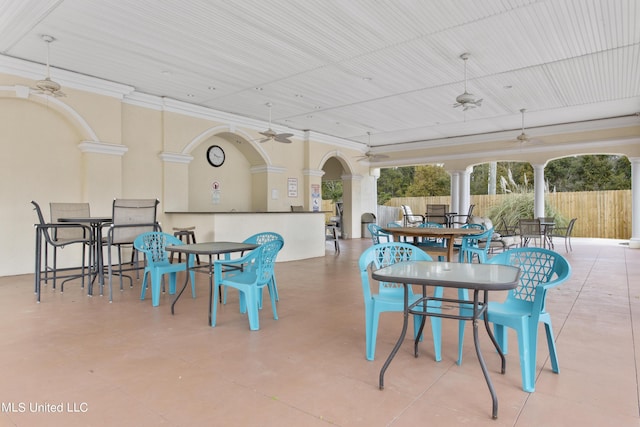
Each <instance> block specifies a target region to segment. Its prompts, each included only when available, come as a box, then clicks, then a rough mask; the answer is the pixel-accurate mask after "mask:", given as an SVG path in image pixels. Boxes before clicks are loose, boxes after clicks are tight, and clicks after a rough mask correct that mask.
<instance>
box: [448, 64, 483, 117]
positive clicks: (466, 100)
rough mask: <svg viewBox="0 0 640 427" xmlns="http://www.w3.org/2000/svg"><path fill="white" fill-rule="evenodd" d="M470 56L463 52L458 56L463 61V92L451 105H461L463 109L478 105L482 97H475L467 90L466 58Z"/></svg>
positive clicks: (480, 103)
mask: <svg viewBox="0 0 640 427" xmlns="http://www.w3.org/2000/svg"><path fill="white" fill-rule="evenodd" d="M470 56H471V54H470V53H463V54H462V55H460V58H461V59H462V60H463V61H464V93H462V94H460V95H458V96H457V97H456V103H455V104H453V107H454V108H456V107H462V110H463V111H467V110H468V109H470V108H476V107H480V106H481V105H482V98H480V99H476V98H475V96H474V95H473V94H472V93H469V92H467V60H468V59H469V57H470Z"/></svg>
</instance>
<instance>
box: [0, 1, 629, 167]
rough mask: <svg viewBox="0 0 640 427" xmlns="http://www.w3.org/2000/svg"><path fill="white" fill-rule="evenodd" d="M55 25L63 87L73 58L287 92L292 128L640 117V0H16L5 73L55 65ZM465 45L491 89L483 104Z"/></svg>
mask: <svg viewBox="0 0 640 427" xmlns="http://www.w3.org/2000/svg"><path fill="white" fill-rule="evenodd" d="M44 34H47V35H51V36H53V37H55V39H56V40H55V41H54V42H53V43H52V44H51V46H50V48H51V54H50V55H51V65H52V67H53V69H52V77H53V79H54V80H58V81H60V82H61V83H62V84H63V86H64V85H69V86H71V87H73V85H74V81H73V78H72V77H70V73H65V71H72V72H73V73H74V75H79V77H82V76H91V77H96V78H99V79H104V80H107V81H110V82H116V83H121V84H124V85H129V86H131V87H132V90H133V92H135V93H137V94H145V95H153V96H157V97H165V98H167V99H172V100H177V101H181V102H185V103H189V104H194V105H197V106H201V107H207V108H211V109H213V110H217V111H221V112H227V113H233V114H236V115H239V116H242V117H246V118H248V119H251V120H259V121H260V122H261V123H264V122H266V121H267V119H268V114H269V113H268V109H267V107H266V106H265V104H266V103H267V102H271V103H273V110H272V113H273V122H274V128H276V130H278V131H287V130H293V131H294V132H297V134H300V131H303V130H310V131H312V132H314V133H317V134H319V135H323V136H327V137H328V138H333V137H335V138H338V139H339V140H344V141H347V142H349V143H356V146H360V147H362V150H366V145H367V144H370V145H371V146H372V147H374V151H378V152H386V153H394V152H401V151H405V152H407V153H411V152H412V150H425V149H427V150H428V149H431V148H434V147H442V146H443V144H446V143H447V141H457V142H458V144H456V147H457V148H455V149H456V150H460V151H464V150H465V148H464V146H465V144H467V143H474V144H476V143H479V142H480V143H484V142H485V141H496V140H501V141H513V142H514V144H515V140H516V137H517V136H518V134H520V132H521V129H520V128H521V125H522V116H521V113H520V110H521V109H523V108H524V109H526V110H527V111H526V113H525V126H526V128H527V131H526V132H527V134H530V135H531V136H532V137H543V136H544V135H545V134H547V135H548V134H552V133H555V132H556V131H557V130H558V129H559V127H560V126H565V125H567V124H569V126H572V129H579V128H581V127H582V126H583V125H584V127H585V128H587V129H592V128H598V126H599V125H598V123H603V126H604V127H606V126H607V124H605V123H609V121H612V122H611V123H613V124H612V126H619V125H620V124H623V126H625V125H634V124H636V125H637V124H638V122H639V119H638V116H637V113H638V112H639V111H640V78H638V76H640V61H639V58H640V2H638V1H637V0H562V1H541V0H540V1H536V0H483V1H477V0H457V1H448V0H441V1H433V0H424V1H409V0H407V1H391V0H389V1H370V0H348V1H341V0H333V1H332V0H322V1H320V0H310V1H294V0H274V1H264V0H242V1H204V0H198V1H195V0H186V1H181V2H175V1H170V0H136V1H135V2H130V1H125V0H116V1H105V0H83V1H62V0H9V1H5V2H3V4H2V5H0V54H1V56H0V72H7V73H9V74H11V73H16V69H17V68H20V67H16V66H15V61H16V60H23V61H27V63H28V64H32V65H33V67H31V68H29V69H28V70H27V71H24V73H23V74H24V75H28V76H30V77H31V78H34V79H35V78H38V77H36V76H38V75H41V76H44V72H45V67H44V65H43V64H44V63H45V61H46V45H45V43H44V42H43V40H42V38H41V36H42V35H44ZM463 53H470V58H469V59H468V61H467V76H468V81H467V88H468V92H471V93H472V94H474V95H475V97H476V98H482V99H483V102H482V106H481V107H478V108H472V109H469V110H467V111H463V109H462V108H459V107H458V108H454V107H453V104H454V103H455V99H456V97H457V96H458V95H460V94H461V93H462V92H463V91H464V83H465V82H464V61H463V60H462V59H461V58H460V55H461V54H463ZM22 69H23V70H25V68H24V67H22ZM368 132H370V133H371V137H368V136H367V133H368ZM491 150H497V151H500V146H498V147H497V148H491ZM407 155H408V156H414V155H413V154H407Z"/></svg>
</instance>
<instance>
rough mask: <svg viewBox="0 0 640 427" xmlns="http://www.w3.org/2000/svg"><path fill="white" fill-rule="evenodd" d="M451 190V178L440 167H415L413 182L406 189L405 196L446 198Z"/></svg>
mask: <svg viewBox="0 0 640 427" xmlns="http://www.w3.org/2000/svg"><path fill="white" fill-rule="evenodd" d="M450 189H451V177H450V176H449V174H448V173H447V172H446V171H445V170H444V168H443V167H442V166H431V165H427V166H416V168H415V172H414V175H413V181H412V182H411V184H409V186H408V187H407V191H406V195H407V196H409V197H415V196H448V195H449V194H450Z"/></svg>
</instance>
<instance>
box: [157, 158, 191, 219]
mask: <svg viewBox="0 0 640 427" xmlns="http://www.w3.org/2000/svg"><path fill="white" fill-rule="evenodd" d="M160 158H161V159H162V161H163V162H164V165H163V168H162V177H163V185H162V198H163V199H162V200H163V205H164V207H163V210H165V211H167V212H180V211H183V212H186V211H188V210H189V191H188V189H189V164H190V163H191V161H192V160H193V156H190V155H188V154H180V153H161V154H160Z"/></svg>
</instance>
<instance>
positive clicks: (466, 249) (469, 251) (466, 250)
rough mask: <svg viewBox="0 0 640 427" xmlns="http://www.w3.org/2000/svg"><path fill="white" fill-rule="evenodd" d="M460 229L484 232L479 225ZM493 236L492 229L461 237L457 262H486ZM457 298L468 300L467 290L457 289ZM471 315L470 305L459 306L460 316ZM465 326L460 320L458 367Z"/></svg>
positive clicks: (464, 321)
mask: <svg viewBox="0 0 640 427" xmlns="http://www.w3.org/2000/svg"><path fill="white" fill-rule="evenodd" d="M461 228H478V229H480V230H484V227H483V226H482V225H480V224H465V225H464V226H462V227H461ZM492 236H493V228H490V229H489V230H485V231H484V232H483V233H482V234H475V235H471V236H462V238H461V242H462V243H461V244H460V247H459V248H458V251H459V252H458V262H469V263H471V262H473V261H474V259H475V257H476V256H477V257H478V262H479V263H481V264H482V263H485V262H487V259H488V257H489V255H488V254H489V249H490V246H491V237H492ZM458 298H459V299H463V300H467V301H468V300H469V291H468V290H467V289H458ZM463 313H464V314H465V315H469V316H470V315H472V308H471V306H470V305H466V304H463V305H461V306H460V314H461V315H462V314H463ZM466 325H467V321H466V320H460V321H459V323H458V361H457V362H456V363H457V364H458V365H461V364H462V349H463V342H464V329H465V327H466Z"/></svg>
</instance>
